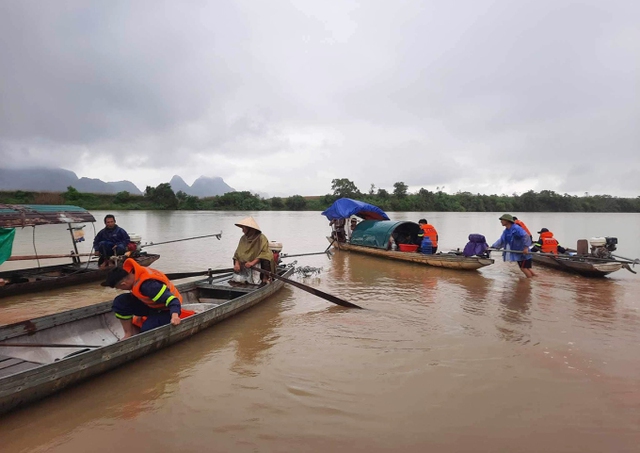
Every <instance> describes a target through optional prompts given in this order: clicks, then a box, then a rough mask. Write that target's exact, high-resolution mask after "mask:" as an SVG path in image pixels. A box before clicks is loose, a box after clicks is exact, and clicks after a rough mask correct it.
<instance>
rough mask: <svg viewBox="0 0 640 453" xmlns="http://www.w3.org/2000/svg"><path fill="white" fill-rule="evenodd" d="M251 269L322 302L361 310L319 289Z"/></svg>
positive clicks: (263, 270) (257, 268)
mask: <svg viewBox="0 0 640 453" xmlns="http://www.w3.org/2000/svg"><path fill="white" fill-rule="evenodd" d="M252 269H255V270H257V271H258V272H260V273H262V274H265V275H268V276H269V277H271V278H277V279H278V280H282V281H283V282H285V283H289V284H290V285H293V286H295V287H296V288H300V289H301V290H303V291H306V292H308V293H310V294H313V295H314V296H318V297H321V298H323V299H324V300H328V301H329V302H333V303H334V304H337V305H342V306H343V307H348V308H360V309H361V308H362V307H361V306H359V305H356V304H352V303H351V302H347V301H346V300H344V299H340V298H339V297H336V296H333V295H331V294H328V293H325V292H324V291H320V290H319V289H316V288H312V287H310V286H307V285H303V284H302V283H300V282H296V281H294V280H289V279H288V278H285V277H281V276H279V275H278V274H274V273H273V272H269V271H267V270H265V269H260V268H259V267H253V268H252Z"/></svg>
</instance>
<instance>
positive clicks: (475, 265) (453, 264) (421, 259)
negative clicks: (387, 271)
mask: <svg viewBox="0 0 640 453" xmlns="http://www.w3.org/2000/svg"><path fill="white" fill-rule="evenodd" d="M327 240H328V241H329V242H330V243H333V246H334V248H336V249H338V250H344V251H347V252H356V253H364V254H367V255H372V256H378V257H380V258H387V259H392V260H399V261H408V262H411V263H417V264H426V265H427V266H434V267H444V268H447V269H458V270H468V271H472V270H477V269H480V268H481V267H484V266H489V265H490V264H493V263H494V260H493V259H492V258H483V257H479V256H471V257H466V256H463V255H462V254H461V253H457V252H455V253H454V252H451V253H436V254H435V255H425V254H423V253H415V252H400V251H394V250H386V249H380V248H374V247H365V246H361V245H354V244H351V243H349V242H340V243H338V242H334V241H333V239H332V238H331V237H327Z"/></svg>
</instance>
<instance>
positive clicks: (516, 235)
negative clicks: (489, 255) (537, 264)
mask: <svg viewBox="0 0 640 453" xmlns="http://www.w3.org/2000/svg"><path fill="white" fill-rule="evenodd" d="M525 247H531V237H530V236H529V234H527V232H526V231H524V230H523V229H522V227H521V226H519V225H516V224H515V223H514V224H512V225H511V228H505V229H504V231H503V232H502V236H500V239H498V240H497V241H496V242H494V243H493V245H492V246H491V248H494V249H501V248H504V249H505V250H506V251H505V252H504V253H503V254H502V259H503V260H504V261H525V260H528V259H530V258H531V254H526V255H525V254H523V253H509V250H514V251H516V250H517V251H522V250H524V248H525Z"/></svg>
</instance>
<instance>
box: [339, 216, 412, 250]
mask: <svg viewBox="0 0 640 453" xmlns="http://www.w3.org/2000/svg"><path fill="white" fill-rule="evenodd" d="M419 231H420V225H418V224H417V223H415V222H403V221H393V220H365V221H363V222H360V223H359V224H358V226H356V229H355V230H353V233H352V234H351V241H350V242H351V244H353V245H361V246H363V247H373V248H377V249H384V250H386V249H387V247H388V245H389V237H390V236H391V235H392V234H394V233H396V239H399V240H400V242H401V243H409V242H410V243H415V241H416V240H417V238H418V232H419Z"/></svg>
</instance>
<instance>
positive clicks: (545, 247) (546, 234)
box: [531, 228, 566, 255]
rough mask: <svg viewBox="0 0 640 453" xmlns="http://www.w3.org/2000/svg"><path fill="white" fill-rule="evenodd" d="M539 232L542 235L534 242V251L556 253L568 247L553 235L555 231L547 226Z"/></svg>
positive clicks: (562, 251)
mask: <svg viewBox="0 0 640 453" xmlns="http://www.w3.org/2000/svg"><path fill="white" fill-rule="evenodd" d="M538 234H539V235H540V237H539V238H538V240H537V241H536V242H534V243H533V248H532V249H531V251H532V252H542V253H553V254H554V255H557V254H558V253H564V252H566V249H565V248H564V247H562V246H561V245H560V244H559V243H558V241H557V239H556V238H554V237H553V233H552V232H551V231H549V230H548V229H547V228H542V229H541V230H540V231H538Z"/></svg>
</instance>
